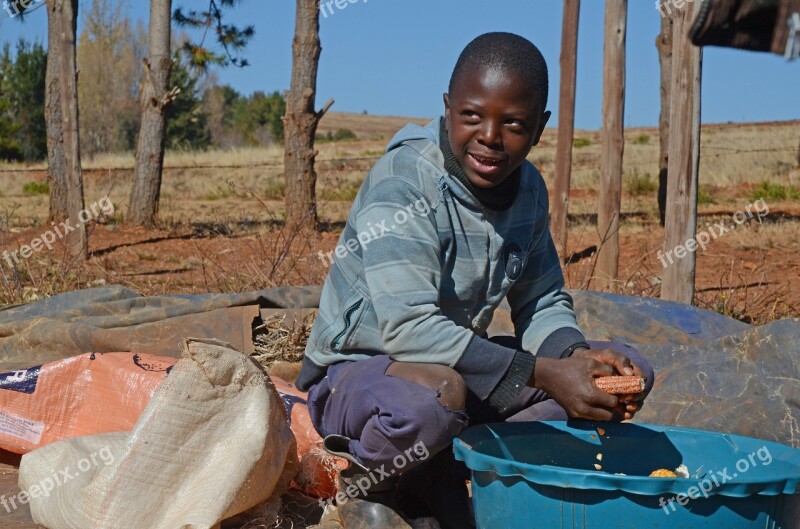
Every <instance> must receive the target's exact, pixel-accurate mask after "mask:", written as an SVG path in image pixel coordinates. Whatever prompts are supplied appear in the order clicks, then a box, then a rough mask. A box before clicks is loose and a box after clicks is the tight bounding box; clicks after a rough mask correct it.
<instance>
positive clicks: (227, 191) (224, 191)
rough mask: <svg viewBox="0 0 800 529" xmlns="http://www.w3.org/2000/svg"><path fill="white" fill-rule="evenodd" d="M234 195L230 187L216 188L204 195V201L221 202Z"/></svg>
mask: <svg viewBox="0 0 800 529" xmlns="http://www.w3.org/2000/svg"><path fill="white" fill-rule="evenodd" d="M233 195H234V192H233V188H231V186H227V187H225V186H217V189H216V190H214V191H211V192H210V193H206V196H205V199H206V200H223V199H226V198H230V197H232V196H233Z"/></svg>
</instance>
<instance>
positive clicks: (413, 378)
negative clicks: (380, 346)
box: [386, 362, 467, 410]
mask: <svg viewBox="0 0 800 529" xmlns="http://www.w3.org/2000/svg"><path fill="white" fill-rule="evenodd" d="M386 374H387V375H388V376H391V377H395V378H400V379H403V380H407V381H409V382H413V383H414V384H419V385H420V386H425V387H427V388H430V389H432V390H434V391H436V393H437V395H438V400H439V404H441V405H442V406H444V407H445V408H447V409H448V410H463V409H464V406H465V405H466V399H467V385H466V383H465V382H464V379H463V378H462V377H461V375H459V374H458V372H457V371H456V370H455V369H452V368H450V367H447V366H444V365H440V364H422V363H412V362H392V363H391V364H390V365H389V367H388V368H387V369H386Z"/></svg>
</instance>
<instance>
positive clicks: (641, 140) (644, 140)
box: [633, 134, 650, 145]
mask: <svg viewBox="0 0 800 529" xmlns="http://www.w3.org/2000/svg"><path fill="white" fill-rule="evenodd" d="M633 143H634V145H647V144H649V143H650V136H649V135H647V134H639V135H638V136H637V137H636V139H635V140H633Z"/></svg>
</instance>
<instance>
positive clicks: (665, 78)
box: [656, 13, 674, 226]
mask: <svg viewBox="0 0 800 529" xmlns="http://www.w3.org/2000/svg"><path fill="white" fill-rule="evenodd" d="M665 15H666V16H663V17H662V18H661V33H659V35H658V37H656V49H658V62H659V64H660V65H661V113H660V114H659V115H658V145H659V158H658V214H659V217H660V219H661V225H662V226H663V225H664V219H665V218H666V217H665V215H666V211H667V175H668V174H669V173H668V171H667V169H668V167H669V108H670V107H669V102H670V93H671V91H670V87H671V86H672V26H673V25H674V23H673V21H672V17H671V16H670V15H668V14H666V13H665Z"/></svg>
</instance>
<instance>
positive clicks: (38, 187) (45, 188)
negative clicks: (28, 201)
mask: <svg viewBox="0 0 800 529" xmlns="http://www.w3.org/2000/svg"><path fill="white" fill-rule="evenodd" d="M22 192H23V193H25V194H26V195H28V196H30V197H32V196H35V195H49V194H50V184H48V183H47V182H26V183H25V184H24V185H23V186H22Z"/></svg>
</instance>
